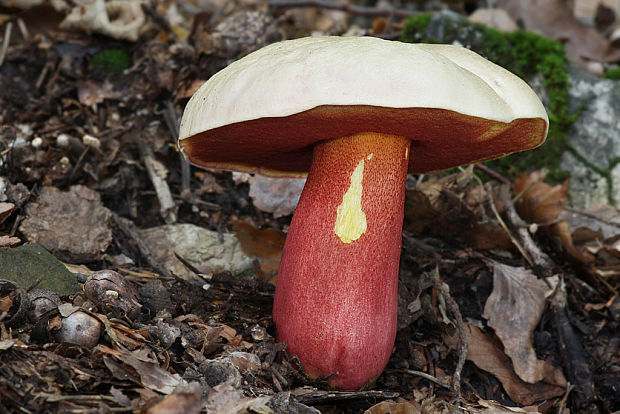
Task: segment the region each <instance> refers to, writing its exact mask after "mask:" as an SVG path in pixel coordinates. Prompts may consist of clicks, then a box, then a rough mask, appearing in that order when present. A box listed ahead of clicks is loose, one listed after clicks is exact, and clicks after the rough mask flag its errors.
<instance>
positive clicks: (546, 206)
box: [514, 171, 594, 264]
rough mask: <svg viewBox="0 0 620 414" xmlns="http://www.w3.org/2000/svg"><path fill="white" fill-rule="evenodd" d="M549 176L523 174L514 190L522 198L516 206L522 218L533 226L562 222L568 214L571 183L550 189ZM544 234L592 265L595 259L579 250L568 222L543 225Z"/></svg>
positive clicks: (576, 259)
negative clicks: (562, 215) (566, 211)
mask: <svg viewBox="0 0 620 414" xmlns="http://www.w3.org/2000/svg"><path fill="white" fill-rule="evenodd" d="M545 176H546V173H544V172H541V171H534V172H532V173H530V174H529V175H526V174H525V173H523V174H521V175H520V176H519V177H517V179H516V180H515V182H514V191H515V193H516V194H520V195H521V197H520V198H519V200H518V201H517V202H516V203H515V207H516V209H517V212H518V213H519V215H520V216H521V217H522V218H523V219H524V220H525V221H527V222H529V223H538V224H549V223H553V222H554V221H555V220H558V217H560V214H562V213H563V212H564V208H565V206H566V201H567V199H568V180H566V181H564V183H563V184H562V185H556V186H553V187H552V186H550V185H549V184H547V183H545V182H544V181H543V180H544V179H545ZM541 231H542V232H544V233H545V234H547V235H548V236H549V237H552V238H554V239H557V240H559V241H560V244H561V246H562V248H563V250H564V251H565V252H566V253H567V254H568V256H570V257H571V258H572V259H573V260H575V261H577V262H581V263H584V264H590V263H592V262H593V261H594V257H593V256H592V255H590V254H588V253H584V252H582V251H580V250H579V249H577V248H576V247H575V244H574V243H573V238H572V235H571V232H570V226H569V225H568V223H567V222H565V221H557V222H555V223H553V224H551V225H548V226H542V227H541Z"/></svg>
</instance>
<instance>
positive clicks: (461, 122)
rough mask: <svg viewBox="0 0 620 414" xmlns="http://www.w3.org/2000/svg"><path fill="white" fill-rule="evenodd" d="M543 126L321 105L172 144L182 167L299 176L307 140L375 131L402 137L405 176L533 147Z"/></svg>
mask: <svg viewBox="0 0 620 414" xmlns="http://www.w3.org/2000/svg"><path fill="white" fill-rule="evenodd" d="M546 129H547V123H546V122H545V120H543V119H541V118H521V119H516V120H513V121H512V122H509V123H504V122H498V121H491V120H488V119H484V118H479V117H473V116H467V115H462V114H459V113H457V112H454V111H448V110H444V109H428V108H384V107H375V106H362V105H359V106H330V105H326V106H320V107H317V108H314V109H311V110H308V111H304V112H302V113H299V114H295V115H289V116H287V117H278V118H274V117H269V118H259V119H255V120H251V121H246V122H237V123H234V124H231V125H227V126H224V127H220V128H215V129H211V130H208V131H204V132H202V133H199V134H196V135H194V136H191V137H189V138H185V139H183V140H181V141H179V145H180V146H181V149H182V150H183V152H184V153H185V154H186V155H187V157H188V159H189V161H190V162H192V163H193V164H196V165H200V166H203V167H207V168H220V169H227V170H233V171H243V172H259V173H262V174H264V175H269V176H303V175H304V174H305V172H306V171H308V170H309V168H310V163H311V161H312V147H313V145H314V143H315V142H317V141H320V140H325V139H331V138H336V137H344V136H348V135H353V134H357V133H361V132H379V133H385V134H391V135H399V136H404V137H406V138H409V139H410V140H411V158H410V160H409V172H412V173H425V172H432V171H440V170H444V169H447V168H451V167H455V166H458V165H463V164H468V163H472V162H477V161H484V160H488V159H493V158H497V157H501V156H503V155H505V154H510V153H512V152H515V151H520V150H524V149H529V148H534V147H536V146H538V145H540V144H542V142H543V141H544V137H545V132H546Z"/></svg>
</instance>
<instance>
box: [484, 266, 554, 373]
mask: <svg viewBox="0 0 620 414" xmlns="http://www.w3.org/2000/svg"><path fill="white" fill-rule="evenodd" d="M544 308H545V284H544V283H543V281H542V280H539V279H537V278H536V276H535V275H534V274H532V272H530V271H529V270H527V269H525V268H522V267H512V266H507V265H503V264H500V263H494V264H493V292H491V295H490V296H489V298H488V299H487V303H486V305H485V307H484V313H483V314H482V316H483V317H484V318H486V319H487V320H488V324H489V326H491V327H492V328H493V329H494V330H495V333H496V335H497V336H498V337H499V339H500V340H501V341H502V343H503V344H504V351H505V353H506V355H508V356H509V357H510V358H511V359H512V363H513V366H514V370H515V372H516V373H517V375H518V376H519V377H520V378H521V379H522V380H523V381H525V382H529V383H530V384H534V383H537V382H539V381H542V380H544V379H548V377H549V376H551V377H555V378H560V377H561V373H560V372H554V371H555V369H554V367H553V366H551V365H550V364H549V363H548V362H546V361H542V360H539V359H538V358H537V357H536V352H535V351H534V348H533V338H534V329H535V328H536V325H538V322H539V321H540V317H541V316H542V314H543V311H544ZM558 376H560V377H558Z"/></svg>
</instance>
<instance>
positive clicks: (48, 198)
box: [20, 186, 112, 263]
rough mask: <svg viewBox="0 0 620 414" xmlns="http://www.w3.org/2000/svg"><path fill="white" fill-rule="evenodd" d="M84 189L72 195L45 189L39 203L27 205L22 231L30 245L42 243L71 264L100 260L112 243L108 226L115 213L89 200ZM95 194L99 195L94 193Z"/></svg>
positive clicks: (37, 201) (33, 202) (73, 190)
mask: <svg viewBox="0 0 620 414" xmlns="http://www.w3.org/2000/svg"><path fill="white" fill-rule="evenodd" d="M84 193H89V194H90V193H94V192H90V191H85V190H84V189H83V187H82V186H72V187H71V188H70V190H69V191H60V190H58V189H57V188H54V187H43V188H42V189H41V194H40V195H39V197H38V199H37V200H36V201H31V202H29V203H28V204H27V205H26V216H27V217H26V219H25V220H24V221H23V222H22V224H21V225H20V230H21V231H22V233H24V235H25V236H26V238H27V239H28V240H29V241H31V242H36V243H40V244H41V245H42V246H43V247H45V248H46V249H47V250H49V251H50V252H51V253H52V254H54V255H55V256H57V257H58V258H60V259H61V260H64V261H66V262H71V263H85V262H93V261H96V260H101V259H102V257H103V254H104V252H105V250H106V249H107V248H108V246H109V244H110V243H111V242H112V230H111V229H110V227H109V226H108V223H109V220H110V218H111V217H112V213H111V212H110V210H108V209H107V208H106V207H104V205H103V203H102V202H101V200H100V197H99V196H98V195H97V196H96V199H94V200H88V199H85V198H83V197H82V195H81V194H84ZM94 194H96V193H94Z"/></svg>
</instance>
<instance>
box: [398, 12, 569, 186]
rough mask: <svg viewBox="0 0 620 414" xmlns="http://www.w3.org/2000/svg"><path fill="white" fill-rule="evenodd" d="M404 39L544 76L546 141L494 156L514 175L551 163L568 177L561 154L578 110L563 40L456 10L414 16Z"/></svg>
mask: <svg viewBox="0 0 620 414" xmlns="http://www.w3.org/2000/svg"><path fill="white" fill-rule="evenodd" d="M400 40H401V41H404V42H413V43H417V42H423V43H446V44H461V45H464V46H466V47H467V48H469V49H471V50H473V51H475V52H476V53H478V54H480V55H481V56H483V57H485V58H487V59H489V60H490V61H492V62H494V63H497V64H498V65H500V66H502V67H504V68H506V69H508V70H509V71H511V72H513V73H514V74H516V75H517V76H519V77H521V78H522V79H524V80H526V81H527V82H530V83H531V82H534V81H535V80H536V79H542V82H543V86H544V89H545V93H546V94H547V102H545V105H546V107H547V111H548V114H549V123H550V127H549V135H548V137H547V141H546V142H545V144H544V145H543V146H542V147H541V148H539V149H537V150H533V151H527V152H524V153H519V154H513V155H510V156H507V157H504V158H502V159H500V160H495V161H490V162H489V163H490V164H491V166H492V167H493V168H496V169H499V170H500V171H501V172H502V173H504V174H506V175H508V176H509V177H514V176H515V175H517V174H519V173H521V172H523V171H526V170H533V169H540V168H547V169H549V170H550V171H551V176H552V177H553V178H555V179H557V180H562V179H564V178H565V177H566V173H564V172H562V171H560V170H559V164H560V160H561V154H562V153H563V152H564V151H566V150H568V149H569V148H568V144H567V139H566V131H567V130H568V128H569V127H570V126H571V125H572V123H573V122H574V121H575V119H576V117H577V114H570V113H569V111H568V89H569V80H568V73H567V66H568V60H567V58H566V54H565V51H564V47H563V46H562V44H561V43H559V42H556V41H554V40H551V39H548V38H545V37H543V36H540V35H537V34H535V33H531V32H527V31H522V30H519V31H515V32H512V33H504V32H501V31H499V30H496V29H493V28H490V27H487V26H485V25H482V24H477V23H471V22H469V21H468V20H466V19H465V18H463V17H461V16H459V15H455V14H454V13H450V12H447V13H445V12H439V13H437V14H435V15H434V16H431V15H430V14H421V15H416V16H413V17H411V18H409V19H408V20H407V21H406V22H405V24H404V27H403V32H402V35H401V39H400Z"/></svg>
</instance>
